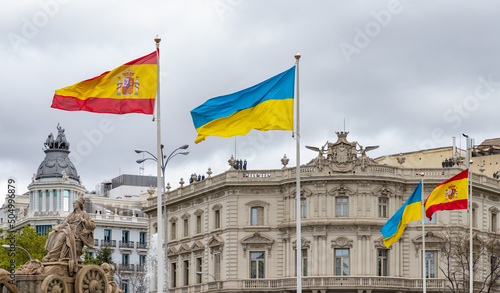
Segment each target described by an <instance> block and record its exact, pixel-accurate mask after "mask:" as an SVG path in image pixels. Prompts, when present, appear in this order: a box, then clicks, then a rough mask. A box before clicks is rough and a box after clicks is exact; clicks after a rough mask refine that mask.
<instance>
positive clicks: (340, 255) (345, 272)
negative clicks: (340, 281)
mask: <svg viewBox="0 0 500 293" xmlns="http://www.w3.org/2000/svg"><path fill="white" fill-rule="evenodd" d="M335 275H336V276H349V249H335Z"/></svg>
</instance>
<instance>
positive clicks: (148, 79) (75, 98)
mask: <svg viewBox="0 0 500 293" xmlns="http://www.w3.org/2000/svg"><path fill="white" fill-rule="evenodd" d="M156 77H157V52H156V51H155V52H153V53H151V54H148V55H146V56H143V57H141V58H138V59H135V60H133V61H130V62H128V63H126V64H123V65H121V66H119V67H118V68H115V69H113V70H111V71H107V72H104V73H103V74H101V75H99V76H96V77H94V78H91V79H87V80H84V81H81V82H79V83H76V84H74V85H72V86H68V87H65V88H62V89H59V90H56V92H55V94H54V99H53V100H52V108H57V109H61V110H67V111H89V112H95V113H111V114H127V113H144V114H153V111H154V104H155V96H156V86H157V78H156Z"/></svg>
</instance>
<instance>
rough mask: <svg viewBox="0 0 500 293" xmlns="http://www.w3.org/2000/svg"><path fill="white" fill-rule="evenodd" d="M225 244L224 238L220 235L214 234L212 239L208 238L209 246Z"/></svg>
mask: <svg viewBox="0 0 500 293" xmlns="http://www.w3.org/2000/svg"><path fill="white" fill-rule="evenodd" d="M222 245H224V239H222V238H221V237H220V236H218V235H213V236H212V238H210V240H208V247H215V246H222Z"/></svg>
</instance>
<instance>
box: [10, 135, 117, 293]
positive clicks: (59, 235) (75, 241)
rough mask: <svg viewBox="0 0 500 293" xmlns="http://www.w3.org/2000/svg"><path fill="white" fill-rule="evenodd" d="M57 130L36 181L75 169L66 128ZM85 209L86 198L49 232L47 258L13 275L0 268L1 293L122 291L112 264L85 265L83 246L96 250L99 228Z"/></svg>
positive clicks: (64, 175)
mask: <svg viewBox="0 0 500 293" xmlns="http://www.w3.org/2000/svg"><path fill="white" fill-rule="evenodd" d="M57 128H58V131H59V135H58V137H57V139H55V140H54V139H53V137H52V134H51V135H49V138H48V139H47V142H46V143H45V146H46V147H47V149H46V150H45V153H46V158H45V160H44V161H43V162H42V164H41V165H40V168H39V169H40V170H45V171H44V172H42V173H40V171H39V174H38V175H37V178H41V177H43V176H44V175H46V174H50V173H51V172H52V173H53V172H54V171H55V170H52V168H69V167H73V169H74V166H73V164H72V163H71V162H70V161H69V159H68V154H69V143H68V142H67V141H66V138H65V136H64V129H62V128H61V127H59V125H58V127H57ZM51 162H53V163H51ZM60 162H62V163H61V164H60ZM68 162H69V163H68ZM64 163H66V164H64ZM69 165H71V166H69ZM57 166H59V167H57ZM47 168H48V169H47ZM59 171H60V170H58V172H57V174H60V177H61V178H62V180H68V173H67V172H66V171H68V172H69V173H70V174H69V175H70V176H71V171H70V169H68V170H66V171H64V170H63V171H61V172H59ZM75 174H76V170H75ZM83 206H84V198H83V197H76V198H75V199H74V200H73V211H72V212H71V213H69V215H67V216H66V218H64V220H63V221H62V222H61V223H60V224H59V225H57V226H56V227H55V228H54V229H53V230H52V231H51V232H50V233H49V235H48V238H47V241H46V243H45V249H46V250H47V255H46V256H45V257H44V258H43V259H42V260H41V261H40V260H38V259H35V260H30V261H28V262H27V263H25V264H24V265H21V266H20V267H19V269H17V270H15V273H14V274H11V273H12V272H7V271H6V270H3V269H0V293H119V292H123V290H121V289H119V288H118V286H117V285H116V283H115V282H114V281H113V274H114V270H115V268H114V267H113V266H112V265H110V264H106V263H105V264H103V265H101V266H97V265H84V264H83V261H82V259H81V255H82V250H83V247H84V246H87V247H89V248H93V246H94V233H93V231H94V229H95V227H96V226H95V223H94V221H93V220H92V218H91V217H90V216H89V215H88V214H87V213H86V212H85V211H84V210H83Z"/></svg>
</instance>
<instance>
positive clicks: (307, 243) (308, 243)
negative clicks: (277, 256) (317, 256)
mask: <svg viewBox="0 0 500 293" xmlns="http://www.w3.org/2000/svg"><path fill="white" fill-rule="evenodd" d="M300 244H301V246H302V249H304V248H307V249H309V248H311V241H309V240H307V239H306V238H304V237H301V238H300ZM292 247H293V249H297V240H294V241H293V242H292Z"/></svg>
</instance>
